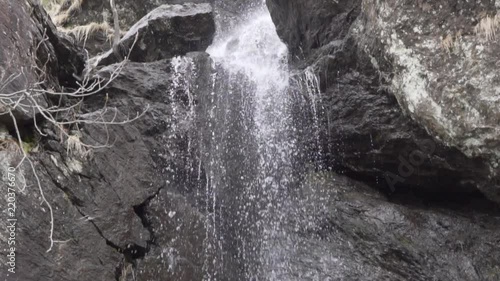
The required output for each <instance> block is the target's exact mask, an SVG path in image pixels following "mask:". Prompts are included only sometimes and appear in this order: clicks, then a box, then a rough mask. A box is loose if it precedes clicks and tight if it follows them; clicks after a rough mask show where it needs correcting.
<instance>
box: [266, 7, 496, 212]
mask: <svg viewBox="0 0 500 281" xmlns="http://www.w3.org/2000/svg"><path fill="white" fill-rule="evenodd" d="M267 2H268V6H269V7H270V10H271V13H272V16H273V20H274V21H275V23H276V26H277V29H278V33H279V35H280V36H281V37H282V38H283V40H284V41H285V42H286V43H287V44H288V46H289V49H290V51H291V53H292V56H291V59H292V62H293V63H294V65H295V66H296V67H297V68H298V69H302V70H304V71H309V72H312V73H314V74H315V75H317V76H318V77H319V82H318V84H319V95H320V97H319V101H318V104H319V107H320V110H318V111H319V112H318V116H319V119H320V123H321V124H320V131H321V134H322V137H321V140H322V149H323V152H324V156H325V157H324V158H325V159H323V161H324V162H325V163H326V165H328V166H330V167H334V168H336V169H340V170H345V171H346V172H348V173H353V174H356V175H357V176H358V177H359V176H362V177H366V178H367V180H369V181H370V182H372V183H375V182H378V183H379V185H380V186H384V188H386V189H387V190H388V191H390V192H394V191H397V190H399V189H401V188H411V189H413V190H415V191H416V192H425V193H428V192H430V193H436V192H437V193H445V194H446V193H474V192H475V191H476V192H477V190H480V191H481V192H482V193H483V194H485V195H486V196H487V197H488V198H490V199H491V200H494V201H497V202H500V196H499V194H500V193H499V192H500V185H499V179H500V178H499V174H498V173H499V171H500V169H499V162H498V161H499V150H498V149H499V147H500V145H499V141H500V127H499V124H500V122H499V121H500V120H499V116H500V113H499V108H500V107H499V106H498V105H499V96H500V93H499V92H498V86H499V81H500V80H499V79H498V72H497V71H496V69H497V65H498V62H499V57H498V52H495V51H494V50H496V49H498V44H499V40H498V38H497V37H496V36H494V35H493V33H494V32H495V29H496V28H497V24H496V22H497V21H498V17H499V16H498V15H497V9H498V3H497V2H498V1H496V2H495V1H493V0H490V1H482V2H481V3H476V2H474V3H471V2H468V1H451V0H450V1H449V0H441V1H432V2H429V1H405V0H402V1H371V0H356V1H347V0H345V1H344V0H340V1H326V0H306V1H302V0H290V1H288V0H268V1H267ZM487 23H491V24H493V25H492V26H490V27H491V28H493V29H491V30H488V25H487ZM299 75H303V74H299ZM304 110H307V108H305V109H304ZM304 135H306V136H307V135H310V132H306V133H304ZM380 183H382V184H380Z"/></svg>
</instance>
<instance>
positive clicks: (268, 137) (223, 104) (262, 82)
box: [202, 5, 295, 280]
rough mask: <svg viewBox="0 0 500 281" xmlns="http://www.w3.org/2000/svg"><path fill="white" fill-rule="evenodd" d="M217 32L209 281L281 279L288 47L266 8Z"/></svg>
mask: <svg viewBox="0 0 500 281" xmlns="http://www.w3.org/2000/svg"><path fill="white" fill-rule="evenodd" d="M247 18H248V20H246V21H244V22H242V24H241V25H240V26H239V27H237V28H235V29H234V30H233V31H232V32H229V33H225V34H224V35H223V36H218V37H217V39H216V41H215V42H214V44H213V45H212V46H211V47H210V48H209V50H208V52H209V53H210V55H211V57H212V58H213V60H214V62H215V63H214V68H215V70H216V73H217V74H216V75H215V76H214V77H213V78H214V92H213V93H211V98H210V101H209V103H210V106H209V108H207V109H206V110H207V112H206V116H209V118H208V120H207V121H205V122H206V123H205V126H206V127H207V128H208V130H207V133H206V135H209V136H208V139H207V140H206V141H205V143H208V145H207V146H206V149H205V153H202V154H204V159H202V161H203V162H204V163H205V164H204V165H205V171H206V173H207V176H206V189H205V191H206V201H207V202H206V211H207V220H206V223H207V233H206V234H207V238H206V242H205V249H206V253H205V255H206V260H205V265H204V268H205V280H264V279H268V280H277V279H276V278H274V277H273V275H275V274H276V273H275V271H277V270H279V269H280V268H283V267H286V257H284V256H283V253H279V249H280V247H279V243H280V242H279V241H281V240H282V239H283V237H286V234H285V233H283V231H284V228H283V227H282V226H281V222H282V221H284V219H285V216H286V215H287V211H286V210H287V208H288V203H287V202H288V189H289V187H290V184H291V182H292V181H293V177H292V164H291V163H292V161H291V159H292V157H293V154H294V151H295V142H294V140H293V138H292V134H291V130H292V118H291V114H290V111H289V108H290V102H291V100H290V97H289V95H288V92H289V91H288V89H289V76H288V75H289V74H288V73H289V72H288V66H287V61H288V58H287V53H288V51H287V48H286V46H285V45H284V44H283V43H282V42H281V41H280V39H279V37H278V35H277V34H276V30H275V26H274V24H273V22H272V20H271V17H270V15H269V12H268V11H267V9H266V8H265V7H264V5H263V7H262V8H261V9H257V10H256V11H255V12H254V14H251V15H248V17H247Z"/></svg>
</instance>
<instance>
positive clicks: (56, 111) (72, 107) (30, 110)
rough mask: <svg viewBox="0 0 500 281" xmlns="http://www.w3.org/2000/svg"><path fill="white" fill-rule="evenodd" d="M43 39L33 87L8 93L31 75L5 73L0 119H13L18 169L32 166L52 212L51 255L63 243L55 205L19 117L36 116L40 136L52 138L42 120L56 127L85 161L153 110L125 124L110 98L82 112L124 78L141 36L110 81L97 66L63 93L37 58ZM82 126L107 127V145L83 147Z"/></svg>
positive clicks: (1, 83) (1, 80)
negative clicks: (115, 128) (113, 131)
mask: <svg viewBox="0 0 500 281" xmlns="http://www.w3.org/2000/svg"><path fill="white" fill-rule="evenodd" d="M42 38H43V39H42V40H41V41H40V42H39V43H38V44H37V46H36V48H35V50H34V51H33V56H32V57H33V61H32V64H31V66H30V67H31V69H30V70H29V71H33V72H36V73H38V77H37V79H36V82H34V83H32V85H31V86H30V87H27V88H26V89H22V90H18V91H13V92H10V93H6V89H8V86H9V85H12V83H14V81H16V80H17V79H21V78H24V79H25V80H26V81H29V79H28V78H29V75H28V73H29V72H28V70H27V69H24V68H21V70H20V71H19V72H18V73H13V74H10V75H8V76H7V75H6V74H5V73H0V116H2V115H9V116H10V119H11V120H12V123H13V127H14V130H15V138H16V141H17V143H18V145H19V148H20V149H19V150H20V151H21V153H22V156H23V157H22V159H21V160H20V162H19V163H18V165H17V169H18V168H19V167H21V165H22V164H23V163H24V161H27V162H28V163H29V167H30V168H31V170H32V172H33V174H34V177H35V180H36V183H37V186H38V191H39V192H40V196H41V199H42V204H45V205H46V206H47V207H48V209H49V213H50V235H49V241H50V246H49V248H48V250H47V252H50V251H51V250H52V248H53V246H54V243H58V242H59V241H58V240H55V239H54V212H53V209H52V206H51V204H50V203H49V201H48V200H47V199H46V197H45V193H44V190H43V188H42V185H41V182H40V178H39V176H38V174H37V171H36V169H35V166H34V164H33V161H32V159H31V158H30V156H29V155H28V152H27V151H26V150H25V149H23V140H22V135H21V132H20V130H19V120H18V119H17V117H16V113H17V114H25V115H28V116H33V120H32V121H33V125H34V128H35V129H36V132H38V134H40V136H47V135H48V134H47V133H46V132H44V131H43V130H41V129H40V127H39V125H38V124H39V120H38V119H39V118H41V121H43V122H46V123H49V124H52V125H53V127H54V128H55V129H56V130H58V131H57V132H58V133H59V135H60V141H61V142H65V144H66V147H67V153H68V155H69V154H73V155H78V156H80V157H85V156H86V155H88V153H89V151H90V150H91V149H96V148H103V147H110V146H111V145H112V144H110V143H109V139H110V137H109V131H108V126H110V125H124V124H127V123H130V122H133V121H135V120H137V119H139V118H140V117H142V116H143V115H144V114H145V113H146V112H147V110H148V109H149V106H146V108H145V109H144V110H143V111H142V112H137V113H136V114H135V116H133V117H130V116H128V117H126V118H125V119H124V120H119V118H118V113H119V111H118V109H117V108H110V107H108V105H107V101H108V100H107V96H106V100H105V103H104V105H103V106H102V108H101V109H100V110H97V111H95V112H93V113H92V114H85V113H82V112H81V108H82V104H83V101H84V99H85V98H87V97H90V96H93V95H95V94H98V93H100V92H102V90H103V89H105V88H106V87H108V86H109V85H110V84H111V83H112V82H113V81H114V80H115V79H116V78H117V77H118V76H119V75H120V73H121V71H122V70H123V68H124V66H125V65H126V63H127V62H128V58H129V56H130V52H131V50H132V49H133V47H134V45H135V43H136V41H137V38H138V36H137V35H136V38H135V41H134V42H133V44H132V46H131V47H130V49H129V51H128V55H127V56H125V58H124V59H123V60H122V61H121V62H120V63H118V64H117V65H116V67H115V68H114V70H113V71H112V72H111V74H110V76H109V77H107V78H104V77H101V76H98V75H92V74H91V73H92V72H93V68H95V66H90V67H89V68H88V69H87V70H86V71H85V72H84V74H83V76H82V77H80V78H78V77H77V76H76V75H74V77H77V78H78V79H77V80H78V81H76V84H77V86H76V87H74V88H73V89H63V90H59V89H54V88H50V87H49V86H48V85H50V83H48V79H47V74H46V73H47V65H48V63H49V59H47V61H46V62H43V63H40V62H39V61H38V60H37V58H36V55H35V54H36V53H37V51H38V49H39V48H40V47H41V46H42V45H43V44H44V43H45V42H47V40H48V37H47V36H46V34H45V33H44V34H43V36H42ZM40 65H41V66H40ZM88 65H89V63H88ZM54 100H57V102H56V104H52V105H51V103H52V101H54ZM46 104H47V105H46ZM110 113H111V114H110ZM109 116H111V117H109ZM82 124H96V125H102V126H104V128H105V132H106V135H107V137H106V143H103V144H99V145H91V144H86V143H83V142H82V140H81V132H80V127H79V126H80V125H82ZM70 129H71V130H70Z"/></svg>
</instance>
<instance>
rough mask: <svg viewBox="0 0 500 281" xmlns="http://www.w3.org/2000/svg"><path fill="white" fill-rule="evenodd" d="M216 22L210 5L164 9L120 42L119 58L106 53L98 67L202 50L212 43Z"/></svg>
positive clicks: (153, 12) (160, 9)
mask: <svg viewBox="0 0 500 281" xmlns="http://www.w3.org/2000/svg"><path fill="white" fill-rule="evenodd" d="M214 33H215V22H214V18H213V14H212V8H211V6H210V5H209V4H184V5H163V6H160V7H158V8H156V9H154V10H153V11H151V12H150V13H149V14H147V15H146V16H145V17H144V18H142V19H141V20H140V21H138V22H137V23H136V24H135V25H133V26H132V27H131V28H130V30H129V31H128V32H127V33H126V34H125V35H124V36H123V38H122V39H121V40H120V46H119V51H118V52H119V54H117V51H116V50H109V51H108V52H106V53H105V54H103V56H102V58H100V60H99V63H98V64H99V65H108V64H111V63H116V62H119V61H121V60H122V59H123V58H124V57H125V56H128V54H129V52H130V56H129V59H130V60H131V61H134V62H151V61H157V60H161V59H168V58H172V57H174V56H178V55H182V54H185V53H187V52H193V51H197V50H205V49H206V48H207V47H208V46H209V45H210V44H211V43H212V39H213V34H214Z"/></svg>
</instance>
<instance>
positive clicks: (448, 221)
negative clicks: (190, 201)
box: [277, 173, 500, 281]
mask: <svg viewBox="0 0 500 281" xmlns="http://www.w3.org/2000/svg"><path fill="white" fill-rule="evenodd" d="M296 198H297V200H296V201H295V202H294V204H293V205H294V207H295V208H296V212H295V213H293V214H291V215H290V216H289V218H288V220H287V225H288V227H287V229H288V232H287V234H288V237H287V238H288V239H284V241H287V242H286V243H285V245H282V247H281V249H280V250H281V252H280V253H281V254H282V256H287V257H290V258H291V261H290V262H289V263H288V265H289V266H288V267H286V266H285V267H283V268H284V269H283V271H281V272H280V271H279V270H278V273H277V274H278V275H277V280H292V281H295V280H297V281H299V280H450V281H451V280H491V281H493V280H498V278H500V267H499V266H498V265H497V263H496V260H498V258H500V248H499V247H498V245H497V242H495V241H497V240H498V238H496V233H497V232H498V227H499V226H500V221H499V220H498V218H495V216H496V215H495V214H498V211H499V210H500V209H499V208H498V206H496V205H495V203H493V202H489V203H488V202H484V199H482V201H478V202H474V201H473V200H472V201H469V200H466V201H462V202H455V203H452V202H451V201H449V200H447V201H446V202H447V203H445V204H443V202H441V203H439V204H436V203H432V202H423V201H418V200H415V198H411V201H408V200H402V199H401V200H394V201H392V202H391V200H388V198H386V197H385V196H384V195H382V194H381V193H379V192H377V191H375V190H373V189H372V188H370V187H368V186H366V185H365V184H362V183H360V182H356V181H353V180H350V179H348V178H345V177H341V176H338V175H335V174H333V173H314V174H309V176H308V177H307V178H306V180H305V182H304V186H303V188H301V190H300V192H298V193H297V194H296ZM478 206H479V207H478ZM471 209H475V211H471ZM287 268H293V270H292V272H290V271H287Z"/></svg>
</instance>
